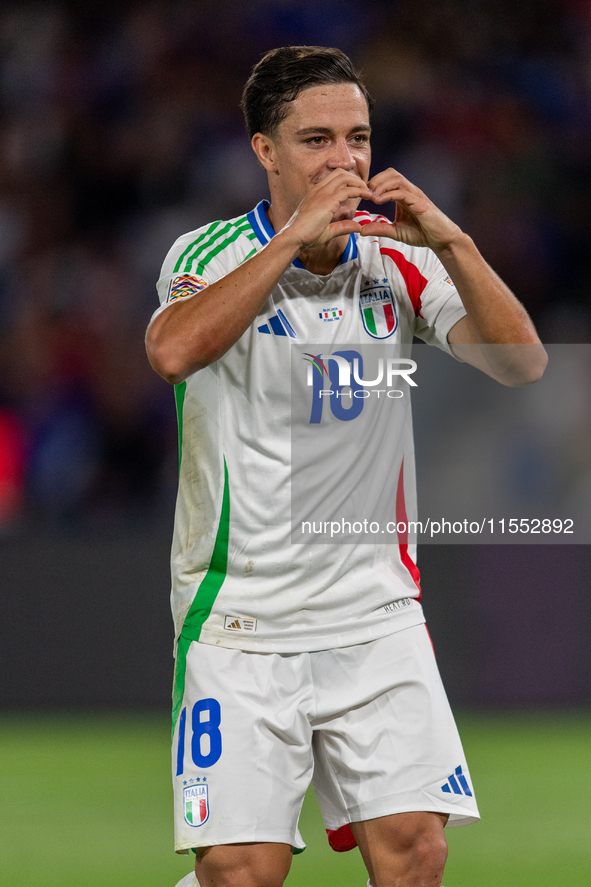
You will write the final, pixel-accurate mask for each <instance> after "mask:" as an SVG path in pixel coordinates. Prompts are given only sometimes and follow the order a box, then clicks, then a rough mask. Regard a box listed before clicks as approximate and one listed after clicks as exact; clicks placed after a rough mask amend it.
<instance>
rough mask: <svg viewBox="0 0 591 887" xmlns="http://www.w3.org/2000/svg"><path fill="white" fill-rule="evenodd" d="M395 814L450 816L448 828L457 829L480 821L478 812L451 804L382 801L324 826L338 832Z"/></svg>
mask: <svg viewBox="0 0 591 887" xmlns="http://www.w3.org/2000/svg"><path fill="white" fill-rule="evenodd" d="M395 813H443V814H446V815H448V816H449V819H448V821H447V823H446V826H445V827H446V828H456V827H459V826H462V825H470V824H471V823H473V822H479V821H480V814H479V813H478V811H474V810H470V809H468V808H464V809H462V808H461V807H456V806H452V805H451V804H445V803H441V804H437V805H436V804H433V803H430V804H429V803H427V804H421V803H420V802H417V803H416V804H396V803H394V802H392V803H391V804H390V803H388V802H387V801H384V800H382V802H381V803H380V804H375V805H374V804H364V805H362V806H361V807H353V808H352V809H351V810H350V811H349V813H348V816H347V817H342V818H339V819H338V820H333V821H330V822H329V821H328V820H325V822H324V825H325V827H326V828H327V829H330V831H337V830H338V829H340V828H342V827H343V826H344V825H350V824H351V823H352V822H365V821H366V820H368V819H379V818H380V817H381V816H392V815H393V814H395Z"/></svg>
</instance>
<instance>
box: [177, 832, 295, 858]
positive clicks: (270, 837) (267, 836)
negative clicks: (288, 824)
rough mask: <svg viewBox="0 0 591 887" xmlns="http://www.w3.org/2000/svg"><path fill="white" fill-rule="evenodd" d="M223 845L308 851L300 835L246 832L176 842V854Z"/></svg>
mask: <svg viewBox="0 0 591 887" xmlns="http://www.w3.org/2000/svg"><path fill="white" fill-rule="evenodd" d="M223 844H288V845H289V846H290V847H295V849H296V850H305V849H306V845H305V843H304V842H303V841H302V839H301V837H299V835H294V834H293V833H292V834H288V833H286V832H281V833H279V834H277V832H273V833H271V832H269V831H264V832H261V833H260V834H253V833H252V832H246V833H245V834H243V835H236V834H233V835H232V836H227V837H226V836H224V835H222V836H221V837H218V838H216V839H213V838H210V839H206V840H202V841H198V840H196V839H195V838H192V839H191V840H186V841H175V845H174V852H175V853H179V854H181V855H186V854H187V853H189V852H190V851H191V850H194V849H196V848H198V847H218V846H220V845H223Z"/></svg>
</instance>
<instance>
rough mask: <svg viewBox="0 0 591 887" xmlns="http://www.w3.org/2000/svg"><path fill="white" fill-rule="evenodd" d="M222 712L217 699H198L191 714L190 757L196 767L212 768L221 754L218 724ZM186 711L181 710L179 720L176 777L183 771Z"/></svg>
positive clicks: (184, 709)
mask: <svg viewBox="0 0 591 887" xmlns="http://www.w3.org/2000/svg"><path fill="white" fill-rule="evenodd" d="M221 720H222V710H221V708H220V704H219V702H218V701H217V699H211V698H209V699H199V700H198V701H197V702H196V703H195V705H194V706H193V710H192V713H191V731H192V734H193V735H192V736H191V757H192V759H193V763H194V764H195V765H196V766H197V767H213V765H214V764H215V763H216V761H219V759H220V756H221V754H222V734H221V732H220V723H221ZM186 727H187V709H186V708H183V710H182V712H181V715H180V718H179V744H178V751H177V767H176V775H177V776H180V775H181V773H182V772H183V769H184V759H185V733H186Z"/></svg>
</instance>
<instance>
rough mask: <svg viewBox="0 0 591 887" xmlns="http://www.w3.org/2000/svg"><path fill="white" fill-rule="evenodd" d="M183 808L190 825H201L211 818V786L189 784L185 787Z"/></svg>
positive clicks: (186, 820)
mask: <svg viewBox="0 0 591 887" xmlns="http://www.w3.org/2000/svg"><path fill="white" fill-rule="evenodd" d="M183 809H184V814H185V822H186V823H187V824H188V825H192V826H195V827H197V826H200V825H203V823H204V822H207V820H208V819H209V786H208V785H207V783H205V784H199V785H188V786H187V787H186V788H184V789H183Z"/></svg>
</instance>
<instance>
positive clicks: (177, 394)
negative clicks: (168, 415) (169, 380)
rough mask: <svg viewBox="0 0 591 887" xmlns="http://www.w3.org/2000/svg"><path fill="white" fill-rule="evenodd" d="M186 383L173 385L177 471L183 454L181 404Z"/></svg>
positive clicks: (183, 400)
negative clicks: (177, 435) (177, 444)
mask: <svg viewBox="0 0 591 887" xmlns="http://www.w3.org/2000/svg"><path fill="white" fill-rule="evenodd" d="M186 390H187V383H186V382H181V384H180V385H175V386H174V399H175V401H176V417H177V422H178V427H179V471H180V470H181V459H182V456H183V404H184V402H185V391H186Z"/></svg>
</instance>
